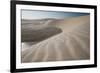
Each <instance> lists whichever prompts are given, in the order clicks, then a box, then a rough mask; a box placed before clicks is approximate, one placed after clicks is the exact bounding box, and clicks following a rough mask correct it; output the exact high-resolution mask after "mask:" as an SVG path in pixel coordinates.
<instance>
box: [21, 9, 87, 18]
mask: <svg viewBox="0 0 100 73" xmlns="http://www.w3.org/2000/svg"><path fill="white" fill-rule="evenodd" d="M21 14H22V19H44V18H56V19H64V18H68V17H75V16H83V15H89V13H75V12H56V11H39V10H22V11H21Z"/></svg>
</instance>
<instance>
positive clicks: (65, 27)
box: [21, 15, 90, 63]
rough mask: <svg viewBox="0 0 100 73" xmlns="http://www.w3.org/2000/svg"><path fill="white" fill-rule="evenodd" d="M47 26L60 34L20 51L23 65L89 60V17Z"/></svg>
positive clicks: (57, 22) (66, 20) (64, 20)
mask: <svg viewBox="0 0 100 73" xmlns="http://www.w3.org/2000/svg"><path fill="white" fill-rule="evenodd" d="M49 24H50V26H52V27H56V28H60V29H61V30H62V32H61V33H59V34H56V35H54V36H51V37H49V38H47V39H45V40H42V41H40V42H38V43H36V44H33V45H32V44H31V46H30V47H28V49H25V50H22V56H21V58H22V62H23V63H27V62H47V61H68V60H87V59H90V16H89V15H87V16H80V17H73V18H69V19H63V20H60V21H59V20H58V21H57V20H54V21H52V22H50V23H49ZM48 34H49V33H48ZM38 36H39V35H38Z"/></svg>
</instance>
